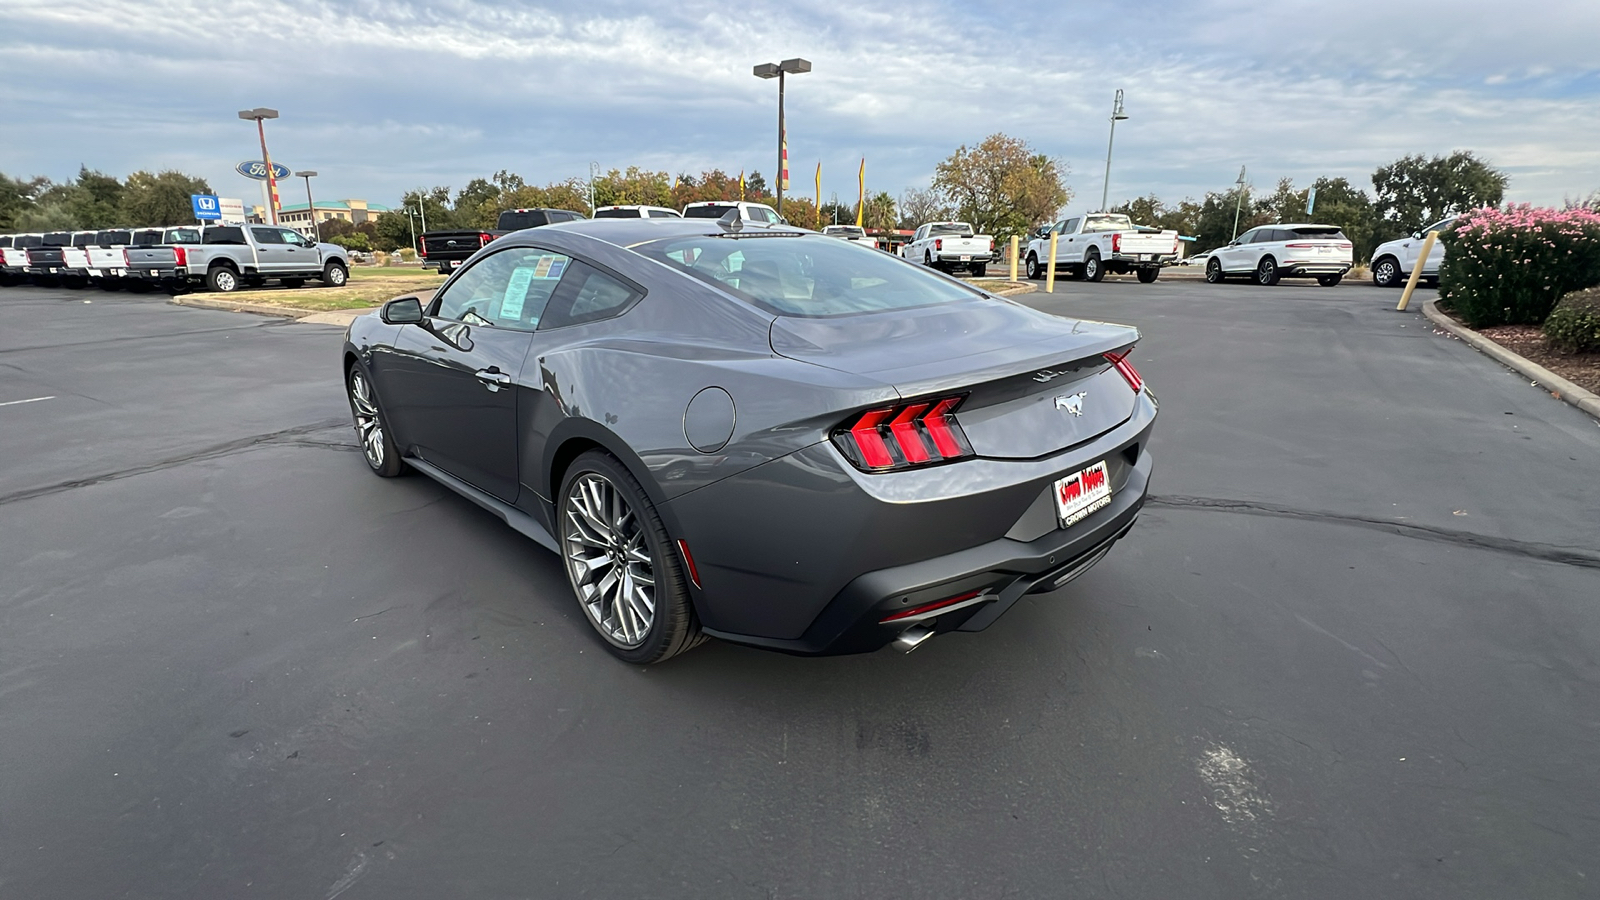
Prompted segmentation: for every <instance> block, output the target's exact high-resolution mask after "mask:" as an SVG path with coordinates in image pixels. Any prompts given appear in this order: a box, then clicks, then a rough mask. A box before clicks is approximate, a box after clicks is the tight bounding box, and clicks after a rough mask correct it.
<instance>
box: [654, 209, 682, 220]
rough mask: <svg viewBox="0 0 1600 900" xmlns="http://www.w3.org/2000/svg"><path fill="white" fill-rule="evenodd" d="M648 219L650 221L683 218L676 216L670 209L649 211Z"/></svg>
mask: <svg viewBox="0 0 1600 900" xmlns="http://www.w3.org/2000/svg"><path fill="white" fill-rule="evenodd" d="M648 218H651V219H681V218H683V216H680V215H678V214H677V213H675V212H673V211H672V210H670V209H652V210H650V211H649V215H648Z"/></svg>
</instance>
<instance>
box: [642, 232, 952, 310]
mask: <svg viewBox="0 0 1600 900" xmlns="http://www.w3.org/2000/svg"><path fill="white" fill-rule="evenodd" d="M634 249H635V250H636V251H637V252H639V253H642V254H644V255H645V256H647V257H649V258H650V259H653V260H656V261H657V262H661V263H665V264H667V265H668V266H671V267H672V268H675V269H678V270H679V271H682V272H686V273H688V274H689V275H691V276H693V277H695V278H698V279H700V280H701V281H704V282H707V283H709V284H712V285H715V286H716V287H719V288H722V289H723V290H726V291H728V292H730V293H732V294H733V295H734V296H736V297H739V298H741V299H744V300H747V301H749V302H751V303H753V304H754V305H756V306H758V307H760V308H761V309H764V310H766V311H767V312H770V313H772V314H773V315H778V316H801V317H806V318H814V317H821V316H844V315H854V314H859V313H870V312H880V311H883V310H890V309H910V308H912V307H917V306H930V305H933V304H937V303H950V302H953V301H956V300H971V299H973V298H975V297H980V296H982V294H980V293H979V292H978V291H975V290H973V289H971V288H968V287H966V286H965V285H962V284H960V283H959V282H953V281H950V280H948V279H946V278H943V277H940V276H938V275H935V274H933V273H932V272H929V271H927V270H926V269H924V268H922V267H921V266H913V265H910V264H908V263H906V262H905V261H903V260H900V259H897V258H895V257H893V256H889V255H888V254H885V253H879V252H877V251H875V250H872V249H870V248H867V247H863V246H860V245H858V244H852V243H849V242H847V241H839V240H829V239H828V238H827V237H824V236H822V235H772V234H760V235H751V236H746V237H739V238H735V237H718V236H715V235H696V236H693V237H686V238H670V239H667V240H660V241H652V242H650V243H648V244H644V245H642V246H638V247H635V248H634Z"/></svg>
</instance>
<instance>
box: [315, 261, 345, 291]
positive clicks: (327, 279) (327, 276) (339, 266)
mask: <svg viewBox="0 0 1600 900" xmlns="http://www.w3.org/2000/svg"><path fill="white" fill-rule="evenodd" d="M349 280H350V270H349V269H346V268H345V267H344V264H343V263H339V262H331V263H328V264H327V265H326V266H324V267H323V269H322V283H323V285H325V286H327V287H344V283H345V282H346V281H349Z"/></svg>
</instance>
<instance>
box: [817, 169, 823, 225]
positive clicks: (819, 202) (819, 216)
mask: <svg viewBox="0 0 1600 900" xmlns="http://www.w3.org/2000/svg"><path fill="white" fill-rule="evenodd" d="M817 230H818V231H821V230H822V161H821V160H818V161H817Z"/></svg>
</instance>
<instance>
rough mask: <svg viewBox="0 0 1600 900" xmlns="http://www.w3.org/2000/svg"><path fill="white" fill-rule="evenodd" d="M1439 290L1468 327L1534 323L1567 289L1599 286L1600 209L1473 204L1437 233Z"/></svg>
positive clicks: (1538, 321) (1542, 316)
mask: <svg viewBox="0 0 1600 900" xmlns="http://www.w3.org/2000/svg"><path fill="white" fill-rule="evenodd" d="M1440 238H1441V239H1442V240H1443V243H1444V245H1445V248H1446V250H1447V251H1448V255H1447V256H1446V257H1445V264H1444V267H1443V268H1442V269H1441V270H1440V273H1439V296H1440V297H1441V298H1442V299H1444V300H1446V301H1448V302H1449V304H1450V308H1451V309H1453V310H1455V312H1456V313H1457V314H1458V315H1460V316H1461V317H1462V318H1463V319H1465V320H1466V321H1467V323H1468V324H1469V325H1472V326H1474V327H1478V328H1482V327H1485V326H1488V325H1507V324H1513V325H1521V324H1529V325H1537V324H1539V323H1540V322H1543V321H1544V320H1545V317H1546V316H1548V315H1550V310H1551V309H1552V308H1554V307H1555V305H1556V301H1557V300H1559V299H1560V298H1561V295H1562V294H1565V293H1567V292H1568V291H1576V290H1582V289H1583V288H1587V287H1591V286H1593V285H1597V284H1600V212H1596V211H1594V210H1590V209H1582V208H1579V209H1535V208H1533V207H1531V206H1528V205H1526V204H1524V205H1522V206H1507V207H1506V208H1505V209H1494V208H1492V207H1491V208H1484V209H1475V210H1473V211H1471V212H1469V213H1466V214H1464V215H1463V216H1461V218H1459V219H1457V220H1456V225H1455V227H1454V228H1451V229H1449V230H1448V231H1446V232H1444V233H1443V234H1441V235H1440Z"/></svg>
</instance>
